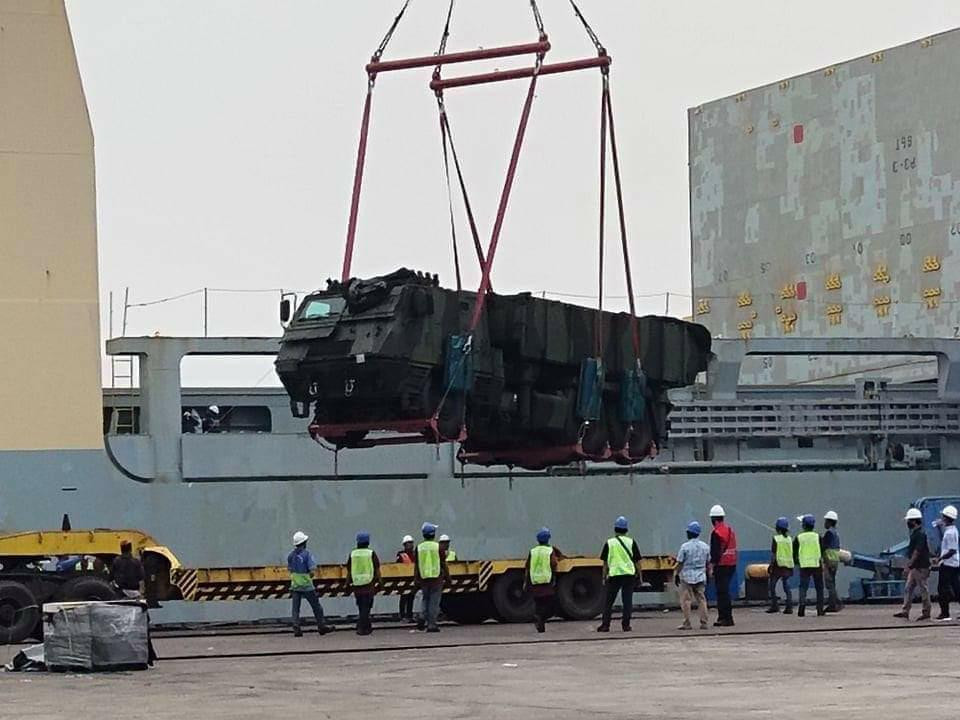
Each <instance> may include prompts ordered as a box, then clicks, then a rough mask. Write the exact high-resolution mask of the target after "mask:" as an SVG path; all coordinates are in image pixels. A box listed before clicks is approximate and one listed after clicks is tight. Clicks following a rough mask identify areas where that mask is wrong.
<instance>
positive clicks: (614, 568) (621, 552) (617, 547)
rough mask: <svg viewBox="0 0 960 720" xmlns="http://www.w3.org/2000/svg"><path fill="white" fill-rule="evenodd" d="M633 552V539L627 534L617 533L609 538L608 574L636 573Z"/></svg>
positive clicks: (615, 575) (611, 575)
mask: <svg viewBox="0 0 960 720" xmlns="http://www.w3.org/2000/svg"><path fill="white" fill-rule="evenodd" d="M632 553H633V540H632V539H631V538H630V537H628V536H627V535H616V536H614V537H612V538H610V539H609V540H607V568H608V570H607V575H609V576H610V577H618V576H620V575H636V574H637V567H636V565H634V563H633V555H632Z"/></svg>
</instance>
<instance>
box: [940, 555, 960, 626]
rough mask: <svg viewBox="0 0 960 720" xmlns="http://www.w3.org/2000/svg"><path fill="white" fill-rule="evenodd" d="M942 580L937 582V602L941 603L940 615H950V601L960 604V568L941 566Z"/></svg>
mask: <svg viewBox="0 0 960 720" xmlns="http://www.w3.org/2000/svg"><path fill="white" fill-rule="evenodd" d="M939 572H940V578H939V580H938V581H937V600H938V601H939V602H940V614H941V615H949V614H950V601H951V600H956V601H957V602H958V603H960V568H955V567H950V566H949V565H941V566H940V570H939Z"/></svg>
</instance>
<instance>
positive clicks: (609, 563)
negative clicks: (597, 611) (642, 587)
mask: <svg viewBox="0 0 960 720" xmlns="http://www.w3.org/2000/svg"><path fill="white" fill-rule="evenodd" d="M600 559H601V560H603V581H604V582H605V583H606V585H607V602H606V604H605V605H604V607H603V617H602V619H601V620H600V626H599V627H598V628H597V632H610V616H611V614H612V613H613V603H614V601H615V600H616V599H617V594H619V595H620V601H621V603H622V604H623V616H622V618H621V620H620V623H621V627H622V628H623V631H624V632H630V631H631V630H632V629H633V628H632V627H630V619H631V616H632V615H633V590H634V588H635V587H636V584H637V583H638V582H643V580H642V578H641V577H640V548H638V547H637V543H636V541H635V540H633V539H632V538H631V537H630V536H629V535H627V519H626V518H625V517H623V515H621V516H620V517H618V518H617V520H616V522H614V524H613V537H612V538H610V539H609V540H607V542H606V543H605V544H604V546H603V550H601V551H600Z"/></svg>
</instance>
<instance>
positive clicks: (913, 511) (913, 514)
mask: <svg viewBox="0 0 960 720" xmlns="http://www.w3.org/2000/svg"><path fill="white" fill-rule="evenodd" d="M903 519H904V520H923V513H921V512H920V511H919V510H917V508H910V509H909V510H907V514H906V515H904V516H903Z"/></svg>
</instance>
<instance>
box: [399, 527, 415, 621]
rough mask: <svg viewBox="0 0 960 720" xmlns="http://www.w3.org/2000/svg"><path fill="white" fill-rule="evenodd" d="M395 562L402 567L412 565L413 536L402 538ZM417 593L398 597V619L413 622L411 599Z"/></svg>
mask: <svg viewBox="0 0 960 720" xmlns="http://www.w3.org/2000/svg"><path fill="white" fill-rule="evenodd" d="M397 562H398V563H403V564H404V565H413V536H412V535H404V536H403V548H401V549H400V550H399V551H398V552H397ZM416 596H417V593H415V592H410V593H403V594H402V595H401V596H400V619H401V620H406V621H407V622H413V599H414V598H415V597H416Z"/></svg>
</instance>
